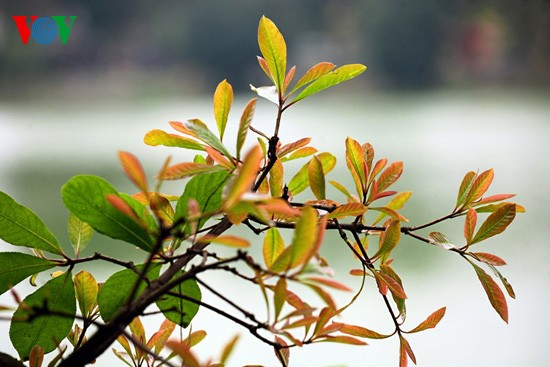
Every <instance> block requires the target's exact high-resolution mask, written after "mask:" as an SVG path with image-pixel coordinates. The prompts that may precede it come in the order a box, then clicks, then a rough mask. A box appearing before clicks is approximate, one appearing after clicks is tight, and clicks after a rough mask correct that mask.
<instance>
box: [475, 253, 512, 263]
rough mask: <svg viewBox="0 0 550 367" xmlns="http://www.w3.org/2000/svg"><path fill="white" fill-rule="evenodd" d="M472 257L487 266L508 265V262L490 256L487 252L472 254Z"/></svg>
mask: <svg viewBox="0 0 550 367" xmlns="http://www.w3.org/2000/svg"><path fill="white" fill-rule="evenodd" d="M472 255H475V257H476V258H477V259H478V260H479V261H482V262H484V263H486V264H489V265H493V266H503V265H506V261H504V260H503V259H501V258H500V257H498V256H497V255H493V254H489V253H487V252H472Z"/></svg>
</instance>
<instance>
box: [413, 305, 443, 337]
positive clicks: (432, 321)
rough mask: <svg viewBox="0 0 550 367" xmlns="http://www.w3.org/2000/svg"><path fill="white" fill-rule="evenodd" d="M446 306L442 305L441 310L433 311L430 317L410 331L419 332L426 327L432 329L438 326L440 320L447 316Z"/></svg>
mask: <svg viewBox="0 0 550 367" xmlns="http://www.w3.org/2000/svg"><path fill="white" fill-rule="evenodd" d="M445 310H446V307H442V308H440V309H439V310H437V311H435V312H433V313H432V314H431V315H430V316H428V318H427V319H426V320H424V321H422V322H421V323H420V324H419V325H418V326H417V327H415V328H414V329H412V330H411V331H409V332H408V333H417V332H419V331H423V330H426V329H431V328H434V327H436V326H437V324H438V323H439V321H441V319H442V318H443V316H445Z"/></svg>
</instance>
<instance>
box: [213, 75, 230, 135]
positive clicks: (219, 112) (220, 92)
mask: <svg viewBox="0 0 550 367" xmlns="http://www.w3.org/2000/svg"><path fill="white" fill-rule="evenodd" d="M232 104H233V88H232V87H231V84H229V83H228V82H227V80H225V79H224V80H223V81H222V82H221V83H220V84H218V87H217V88H216V91H215V92H214V118H215V119H216V124H217V125H218V131H219V132H220V140H223V134H224V132H225V126H226V125H227V118H228V117H229V111H230V110H231V105H232Z"/></svg>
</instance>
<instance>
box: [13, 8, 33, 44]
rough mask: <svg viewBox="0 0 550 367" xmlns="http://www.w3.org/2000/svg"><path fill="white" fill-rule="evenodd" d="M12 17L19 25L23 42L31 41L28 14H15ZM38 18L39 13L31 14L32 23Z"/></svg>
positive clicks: (18, 28)
mask: <svg viewBox="0 0 550 367" xmlns="http://www.w3.org/2000/svg"><path fill="white" fill-rule="evenodd" d="M12 18H13V20H14V21H15V25H16V26H17V30H18V31H19V35H20V36H21V41H23V44H24V45H26V44H27V42H29V37H30V36H31V30H30V29H29V27H28V26H27V21H26V20H27V16H26V15H14V16H12ZM37 18H38V16H37V15H31V25H32V23H33V22H34V21H35V20H36V19H37Z"/></svg>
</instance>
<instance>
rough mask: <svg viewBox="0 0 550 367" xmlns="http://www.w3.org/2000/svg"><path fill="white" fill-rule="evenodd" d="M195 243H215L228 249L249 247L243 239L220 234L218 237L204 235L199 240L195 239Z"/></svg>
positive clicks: (248, 243) (247, 242)
mask: <svg viewBox="0 0 550 367" xmlns="http://www.w3.org/2000/svg"><path fill="white" fill-rule="evenodd" d="M197 242H200V243H217V244H220V245H225V246H229V247H236V248H245V247H249V246H250V242H249V241H248V240H245V239H244V238H241V237H238V236H233V235H230V234H222V235H219V236H215V235H208V234H206V235H204V236H202V237H201V238H199V239H197Z"/></svg>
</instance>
